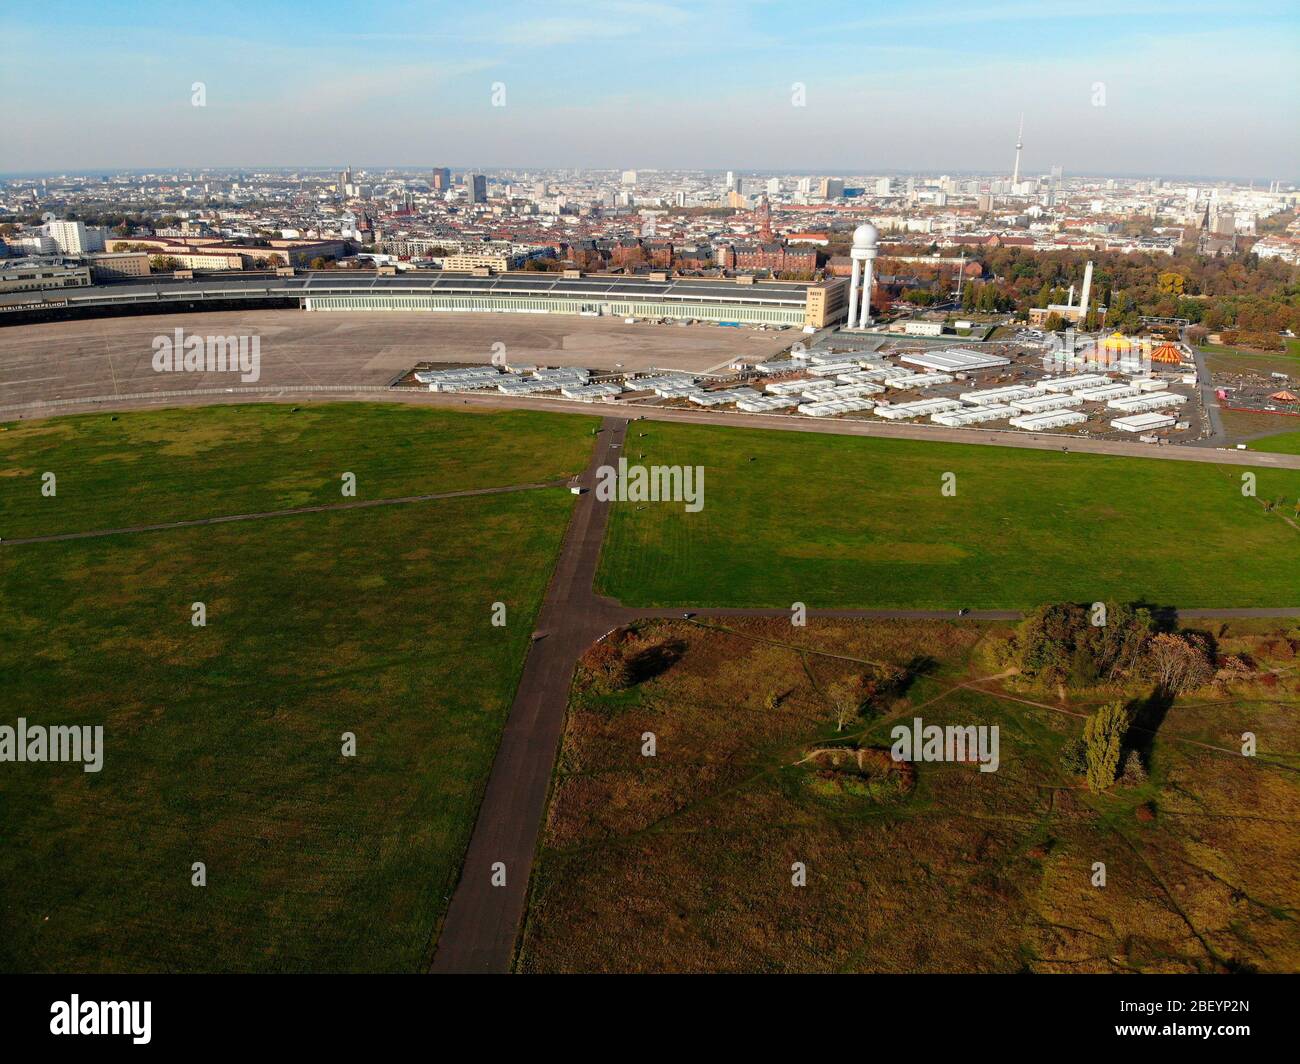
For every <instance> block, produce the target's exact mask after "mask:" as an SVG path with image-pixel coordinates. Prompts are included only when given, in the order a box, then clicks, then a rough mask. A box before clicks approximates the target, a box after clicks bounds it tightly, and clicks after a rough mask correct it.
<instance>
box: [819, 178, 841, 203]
mask: <svg viewBox="0 0 1300 1064" xmlns="http://www.w3.org/2000/svg"><path fill="white" fill-rule="evenodd" d="M817 192H818V194H819V195H820V196H821V198H822V199H837V198H838V197H840V196H842V195H844V179H843V178H839V177H823V178H822V180H821V184H820V185H819V186H818V189H817Z"/></svg>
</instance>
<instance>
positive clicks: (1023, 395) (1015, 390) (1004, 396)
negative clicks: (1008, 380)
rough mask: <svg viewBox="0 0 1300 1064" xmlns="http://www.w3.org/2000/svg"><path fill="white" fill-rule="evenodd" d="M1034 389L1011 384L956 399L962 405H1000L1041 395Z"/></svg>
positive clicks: (963, 394) (966, 394)
mask: <svg viewBox="0 0 1300 1064" xmlns="http://www.w3.org/2000/svg"><path fill="white" fill-rule="evenodd" d="M1041 394H1042V393H1041V392H1039V391H1038V390H1037V389H1036V388H1030V387H1027V386H1025V385H1019V384H1012V385H1009V386H1007V387H1005V388H980V389H978V390H977V391H973V392H962V393H961V395H960V396H959V397H958V398H960V399H961V401H962V402H963V403H974V404H975V405H976V406H984V405H986V404H993V405H1001V404H1002V403H1010V402H1012V401H1013V400H1016V399H1028V398H1029V397H1030V396H1031V395H1041Z"/></svg>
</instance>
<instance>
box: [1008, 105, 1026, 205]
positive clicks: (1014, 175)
mask: <svg viewBox="0 0 1300 1064" xmlns="http://www.w3.org/2000/svg"><path fill="white" fill-rule="evenodd" d="M1024 139H1025V112H1024V111H1021V112H1020V132H1019V133H1017V134H1016V168H1015V169H1014V170H1013V171H1012V172H1011V183H1012V184H1013V185H1018V184H1020V149H1021V148H1023V147H1024V146H1025V145H1024ZM1012 191H1013V192H1014V191H1015V190H1014V189H1013V190H1012Z"/></svg>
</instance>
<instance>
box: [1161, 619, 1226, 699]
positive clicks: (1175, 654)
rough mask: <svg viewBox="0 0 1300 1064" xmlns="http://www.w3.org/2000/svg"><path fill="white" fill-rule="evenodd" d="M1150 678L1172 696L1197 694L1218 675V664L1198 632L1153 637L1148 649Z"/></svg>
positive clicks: (1163, 634)
mask: <svg viewBox="0 0 1300 1064" xmlns="http://www.w3.org/2000/svg"><path fill="white" fill-rule="evenodd" d="M1145 661H1146V671H1147V675H1148V676H1149V677H1150V678H1151V679H1152V680H1154V681H1155V682H1156V683H1157V684H1158V685H1159V686H1160V687H1161V688H1163V689H1164V690H1165V691H1167V692H1168V693H1170V694H1175V695H1176V694H1181V693H1182V692H1183V691H1194V690H1195V689H1196V688H1198V687H1203V686H1205V684H1207V683H1209V682H1210V680H1211V679H1212V678H1213V676H1214V663H1213V661H1212V660H1211V656H1210V651H1209V647H1208V646H1207V645H1206V642H1205V638H1204V637H1203V636H1200V635H1197V634H1196V633H1194V632H1188V633H1184V634H1182V635H1174V634H1172V633H1163V632H1162V633H1161V634H1160V635H1157V636H1154V637H1152V639H1151V641H1150V643H1148V645H1147V650H1146V656H1145Z"/></svg>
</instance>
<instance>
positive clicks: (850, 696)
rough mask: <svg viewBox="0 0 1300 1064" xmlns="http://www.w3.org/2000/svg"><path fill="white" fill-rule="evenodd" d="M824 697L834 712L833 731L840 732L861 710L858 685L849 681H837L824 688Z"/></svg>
mask: <svg viewBox="0 0 1300 1064" xmlns="http://www.w3.org/2000/svg"><path fill="white" fill-rule="evenodd" d="M826 697H827V698H828V699H829V700H830V703H831V707H832V708H833V709H834V710H835V730H836V731H837V732H842V731H843V730H844V725H846V724H848V722H849V721H851V720H852V719H853V718H854V717H856V716H857V715H858V710H860V709H861V708H862V700H861V697H860V690H859V685H858V684H856V683H854V682H853V681H851V680H837V681H836V682H835V683H833V684H831V685H830V686H829V687H827V688H826Z"/></svg>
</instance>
